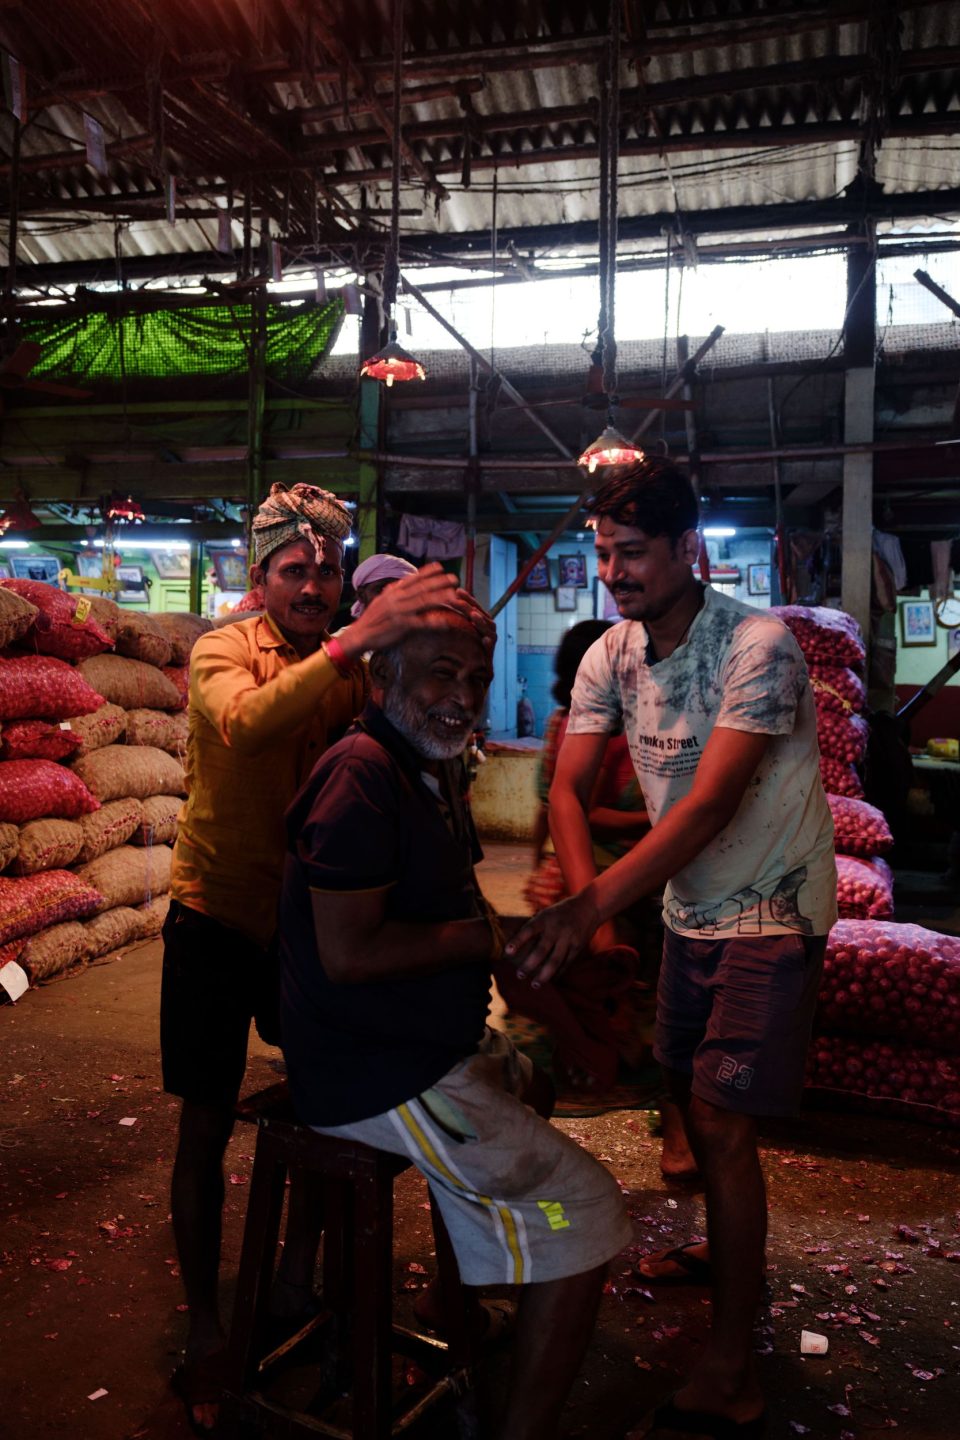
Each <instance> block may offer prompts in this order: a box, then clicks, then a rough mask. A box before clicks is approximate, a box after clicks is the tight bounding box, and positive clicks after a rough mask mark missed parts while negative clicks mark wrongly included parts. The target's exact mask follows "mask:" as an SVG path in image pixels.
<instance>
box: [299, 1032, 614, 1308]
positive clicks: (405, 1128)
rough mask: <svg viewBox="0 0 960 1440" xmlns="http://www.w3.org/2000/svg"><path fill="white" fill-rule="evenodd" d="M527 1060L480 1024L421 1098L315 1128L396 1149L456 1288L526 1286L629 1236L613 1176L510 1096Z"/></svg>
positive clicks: (589, 1261) (607, 1251) (593, 1261)
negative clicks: (479, 1038) (430, 1218)
mask: <svg viewBox="0 0 960 1440" xmlns="http://www.w3.org/2000/svg"><path fill="white" fill-rule="evenodd" d="M529 1075H530V1061H529V1060H528V1059H527V1057H526V1056H525V1055H521V1054H520V1053H519V1052H518V1051H517V1050H516V1049H515V1048H514V1046H513V1044H512V1043H511V1042H510V1040H508V1039H507V1037H506V1036H505V1035H503V1034H501V1033H500V1032H499V1031H496V1030H490V1029H488V1030H487V1032H486V1035H485V1037H484V1040H483V1042H482V1044H481V1047H480V1049H479V1050H478V1051H477V1052H476V1054H474V1055H471V1056H470V1057H469V1058H468V1059H466V1060H463V1061H461V1062H460V1064H458V1065H456V1066H454V1068H453V1069H452V1070H451V1071H450V1072H449V1073H448V1074H447V1075H445V1076H444V1077H443V1079H442V1080H439V1081H437V1083H436V1085H434V1086H432V1087H431V1089H429V1090H427V1091H425V1092H424V1093H423V1094H422V1095H418V1096H416V1097H414V1098H413V1099H412V1100H408V1101H406V1102H405V1103H404V1104H403V1105H398V1106H397V1107H396V1108H395V1109H393V1110H388V1111H386V1112H385V1113H384V1114H382V1115H374V1116H371V1117H370V1119H367V1120H358V1121H355V1122H354V1123H352V1124H349V1125H334V1126H317V1127H315V1128H316V1129H318V1130H319V1131H320V1133H321V1134H323V1135H343V1136H345V1137H346V1138H348V1139H351V1140H360V1141H362V1142H363V1143H364V1144H365V1145H372V1146H373V1147H374V1148H375V1149H377V1150H388V1151H390V1152H391V1153H393V1154H396V1155H407V1156H409V1158H410V1159H411V1160H412V1161H413V1163H414V1164H415V1165H416V1166H417V1168H418V1169H419V1170H420V1171H421V1172H422V1173H423V1174H424V1175H425V1176H426V1178H427V1180H428V1182H429V1184H430V1187H431V1189H432V1191H433V1193H434V1195H435V1196H436V1198H437V1202H438V1204H439V1206H440V1210H441V1213H442V1215H443V1218H444V1222H445V1223H446V1226H447V1229H448V1231H449V1232H450V1239H451V1241H452V1243H453V1248H454V1250H455V1251H456V1255H457V1262H458V1264H459V1267H460V1277H461V1279H462V1281H463V1283H464V1284H465V1285H531V1284H539V1283H542V1282H544V1281H547V1280H559V1279H562V1278H563V1277H565V1276H568V1275H579V1274H581V1273H582V1272H583V1271H585V1270H592V1269H594V1267H596V1266H598V1265H602V1264H604V1263H605V1262H606V1261H608V1260H610V1259H612V1258H613V1256H614V1255H616V1254H618V1253H619V1252H620V1251H621V1250H622V1249H623V1248H624V1246H626V1245H628V1244H629V1243H630V1241H631V1239H632V1227H631V1225H630V1221H629V1219H628V1217H627V1213H626V1209H625V1206H624V1203H623V1199H622V1197H621V1195H620V1190H619V1187H618V1186H617V1182H616V1181H615V1180H614V1178H613V1176H612V1175H611V1174H610V1173H609V1171H608V1170H607V1169H606V1168H605V1167H604V1166H603V1165H601V1164H600V1162H599V1161H598V1160H595V1159H594V1157H593V1156H592V1155H590V1154H589V1153H588V1152H587V1151H586V1150H584V1149H582V1148H581V1146H579V1145H578V1144H577V1143H576V1142H575V1141H573V1140H571V1139H570V1138H569V1136H567V1135H564V1134H563V1132H562V1131H560V1130H557V1129H556V1128H555V1127H554V1126H553V1125H551V1124H550V1123H549V1122H548V1121H546V1120H543V1119H541V1118H540V1116H539V1115H537V1114H536V1113H535V1112H534V1111H533V1110H532V1109H531V1108H530V1107H529V1106H528V1105H526V1104H524V1103H523V1101H522V1100H521V1099H520V1098H519V1096H521V1095H522V1094H523V1093H525V1091H526V1088H527V1084H528V1081H529Z"/></svg>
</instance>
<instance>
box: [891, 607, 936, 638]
mask: <svg viewBox="0 0 960 1440" xmlns="http://www.w3.org/2000/svg"><path fill="white" fill-rule="evenodd" d="M900 638H901V640H902V641H903V644H904V645H936V643H937V622H936V617H935V616H934V613H933V601H932V600H904V602H903V604H902V605H901V606H900Z"/></svg>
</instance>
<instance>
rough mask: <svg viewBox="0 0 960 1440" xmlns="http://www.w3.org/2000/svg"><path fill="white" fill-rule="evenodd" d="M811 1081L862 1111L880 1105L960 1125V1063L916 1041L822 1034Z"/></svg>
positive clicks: (814, 1049)
mask: <svg viewBox="0 0 960 1440" xmlns="http://www.w3.org/2000/svg"><path fill="white" fill-rule="evenodd" d="M806 1083H807V1086H808V1087H809V1088H810V1089H812V1090H814V1091H821V1092H824V1093H823V1094H822V1095H821V1096H820V1097H819V1098H821V1099H823V1100H827V1099H829V1100H830V1101H832V1102H833V1103H834V1104H839V1105H843V1106H844V1107H845V1108H847V1107H850V1108H853V1109H858V1110H864V1109H865V1110H875V1111H880V1112H884V1113H888V1114H894V1115H904V1116H907V1117H908V1118H909V1119H911V1120H925V1121H928V1122H929V1123H930V1124H933V1125H942V1124H944V1123H946V1124H948V1125H960V1062H958V1060H957V1058H956V1056H953V1055H941V1054H938V1053H937V1051H936V1050H928V1049H926V1048H920V1047H919V1046H913V1045H901V1044H896V1043H890V1044H888V1043H886V1042H884V1041H880V1040H877V1041H863V1040H856V1039H851V1038H849V1037H847V1036H844V1035H817V1036H814V1038H813V1040H812V1041H811V1044H810V1053H809V1057H808V1061H807V1080H806Z"/></svg>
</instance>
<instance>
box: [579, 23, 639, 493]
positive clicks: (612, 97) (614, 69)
mask: <svg viewBox="0 0 960 1440" xmlns="http://www.w3.org/2000/svg"><path fill="white" fill-rule="evenodd" d="M599 88H600V107H599V122H600V125H599V128H600V220H599V226H598V239H599V249H600V263H599V271H600V316H599V320H598V322H597V328H598V331H599V351H600V364H601V367H602V377H601V383H602V387H603V396H604V400H605V403H606V409H607V423H606V425H605V426H604V429H603V431H602V432H601V434H600V435H598V436H597V438H596V440H594V442H593V444H592V445H588V446H587V448H586V450H584V452H583V454H582V455H581V456H580V459H579V461H578V463H579V464H580V465H585V466H586V468H587V470H588V471H589V472H590V474H591V475H592V474H593V472H594V471H595V470H596V469H597V467H598V466H600V465H603V466H608V465H628V464H632V463H633V462H634V461H636V460H640V459H642V458H643V451H642V450H639V449H637V447H636V446H635V445H633V444H631V443H630V441H629V440H626V439H624V437H623V436H622V435H621V434H620V432H619V430H618V429H617V427H616V411H617V406H618V404H619V396H618V394H617V339H616V282H617V222H618V197H617V165H618V161H619V155H620V4H619V0H610V10H609V34H608V38H607V49H606V54H605V57H604V62H602V69H601V76H600V87H599Z"/></svg>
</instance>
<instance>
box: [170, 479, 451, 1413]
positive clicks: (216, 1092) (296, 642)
mask: <svg viewBox="0 0 960 1440" xmlns="http://www.w3.org/2000/svg"><path fill="white" fill-rule="evenodd" d="M350 525H351V516H350V512H349V511H348V510H347V509H346V507H345V506H343V505H342V504H341V503H340V502H339V501H338V500H337V499H336V498H335V497H334V496H333V495H330V494H328V493H327V492H326V491H323V490H320V489H318V488H317V487H316V486H313V485H295V486H293V488H292V489H290V490H288V489H286V487H285V486H283V485H274V487H273V489H272V491H271V493H270V496H269V497H268V499H267V500H266V501H265V502H264V504H263V505H262V506H261V507H260V509H259V511H258V512H257V515H256V517H255V519H254V550H255V560H256V563H255V565H254V567H253V569H252V571H251V581H252V583H253V584H254V585H258V586H261V587H262V590H263V595H264V605H265V613H264V614H263V615H254V616H251V618H250V619H248V620H243V621H238V622H237V623H236V624H233V625H228V626H225V627H224V628H223V629H220V630H214V631H211V632H210V633H209V634H207V635H204V636H202V637H201V639H200V640H199V641H198V642H197V645H196V646H195V648H194V651H193V654H192V656H191V669H190V710H189V717H190V729H189V738H188V741H187V786H188V798H187V802H186V805H185V807H184V810H183V812H182V814H181V817H180V833H179V836H178V839H177V842H176V846H175V849H174V863H173V878H172V885H171V889H172V895H173V898H172V903H171V906H170V914H169V917H168V919H167V922H166V924H165V926H164V934H163V938H164V961H163V986H162V995H161V1026H160V1029H161V1053H162V1059H163V1080H164V1088H165V1089H166V1090H167V1091H168V1092H170V1093H171V1094H174V1095H179V1096H180V1097H181V1099H182V1101H183V1106H182V1111H181V1117H180V1130H179V1138H178V1147H177V1155H176V1159H175V1162H174V1168H173V1182H172V1193H171V1211H172V1218H173V1228H174V1235H175V1238H176V1243H177V1250H178V1253H179V1258H180V1269H181V1273H182V1275H183V1282H184V1289H185V1291H186V1297H187V1303H188V1305H189V1313H190V1327H189V1335H188V1339H187V1346H186V1357H185V1361H184V1364H183V1365H182V1366H181V1367H179V1369H178V1371H177V1372H176V1374H175V1377H174V1382H175V1385H176V1388H177V1389H178V1391H179V1393H180V1394H181V1395H182V1396H183V1398H184V1400H185V1402H186V1405H187V1410H188V1415H189V1418H190V1420H191V1423H192V1424H193V1426H194V1428H195V1429H197V1430H199V1431H200V1432H201V1433H202V1432H203V1431H204V1430H210V1429H212V1428H213V1426H214V1425H215V1424H216V1408H217V1400H218V1397H219V1393H220V1388H221V1379H222V1373H223V1360H224V1332H223V1328H222V1325H221V1322H220V1314H219V1304H218V1293H217V1292H218V1279H219V1267H220V1236H221V1217H222V1209H223V1194H224V1187H223V1155H224V1151H225V1149H226V1145H227V1141H228V1140H229V1138H230V1133H231V1131H232V1128H233V1114H234V1107H235V1105H236V1102H237V1098H238V1096H239V1093H240V1086H241V1084H242V1081H243V1073H244V1069H245V1067H246V1056H247V1039H248V1035H249V1030H250V1021H251V1019H252V1018H254V1017H256V1020H257V1025H258V1029H259V1030H260V1032H261V1034H262V1036H263V1038H264V1039H266V1040H267V1041H268V1042H270V1043H277V1042H278V1041H279V1032H278V1028H277V1006H278V993H277V986H278V967H277V965H276V963H275V961H274V959H273V957H272V955H271V953H270V952H271V945H272V940H273V935H274V930H275V926H276V909H277V902H278V899H279V894H280V883H281V877H282V871H283V861H284V853H285V836H284V827H283V816H284V811H285V810H286V808H287V806H288V805H289V804H290V802H291V800H292V799H293V797H294V795H295V794H296V792H297V790H298V789H299V787H300V786H301V785H302V784H303V782H304V781H305V780H306V778H307V777H308V775H309V774H310V772H311V770H312V769H313V766H314V765H315V764H316V762H317V760H318V759H319V758H320V756H321V755H322V754H323V752H324V750H326V748H327V747H328V745H329V744H332V743H333V741H334V740H336V739H338V738H339V737H340V735H341V734H342V733H343V731H344V730H345V729H346V727H347V726H348V725H349V724H350V722H351V721H352V720H353V718H354V717H355V716H356V715H357V714H358V713H359V711H360V710H361V708H362V706H363V702H364V698H365V695H366V690H367V682H366V673H365V669H364V667H363V666H362V664H361V661H360V657H361V656H362V655H364V654H365V653H366V652H368V651H370V650H380V649H384V648H386V647H388V646H390V645H393V644H395V643H397V642H398V641H399V640H400V639H402V638H403V637H404V636H406V635H407V634H408V633H409V631H410V630H411V629H412V628H415V627H416V626H417V624H418V620H419V617H420V616H421V615H425V614H426V613H427V612H429V611H430V610H435V608H436V606H437V604H438V603H444V604H453V605H454V606H458V607H460V608H464V606H465V602H463V601H460V600H459V599H458V598H457V596H456V581H455V580H454V578H453V577H452V576H450V575H447V574H445V573H444V572H443V570H442V569H441V567H440V566H439V565H429V566H426V567H424V569H423V570H420V571H418V572H417V574H416V575H412V576H410V577H409V578H408V579H406V580H403V581H400V582H398V583H397V584H396V585H392V586H391V587H390V591H389V594H388V595H387V596H383V597H378V598H377V599H376V600H375V601H374V602H373V603H372V604H371V605H370V606H369V607H368V608H367V609H366V610H365V611H364V613H363V615H362V616H361V617H360V618H359V619H358V620H357V621H356V622H355V623H354V624H353V625H351V626H350V627H349V629H347V630H345V631H343V632H342V633H341V634H340V636H338V637H337V638H333V637H332V636H330V635H329V633H328V631H327V626H328V624H329V622H330V621H331V619H332V618H333V616H334V614H335V612H336V609H337V606H338V604H339V600H340V593H341V590H342V588H343V571H342V568H341V560H342V553H343V551H342V547H343V542H344V540H345V539H346V537H347V536H348V535H349V533H350ZM298 1208H299V1209H301V1210H302V1213H301V1214H300V1215H296V1214H295V1216H294V1221H293V1224H292V1226H291V1230H290V1231H288V1243H287V1245H286V1246H285V1247H284V1260H283V1262H282V1266H281V1272H280V1279H279V1284H280V1287H281V1292H282V1293H281V1297H280V1298H281V1299H282V1300H285V1301H286V1303H287V1307H288V1308H289V1309H291V1310H296V1309H297V1308H298V1307H299V1306H301V1305H302V1304H303V1303H304V1302H305V1301H306V1300H307V1299H308V1298H309V1296H310V1293H311V1277H312V1269H313V1260H314V1256H315V1251H316V1241H317V1240H318V1238H319V1237H318V1232H317V1219H316V1217H314V1219H313V1221H312V1223H310V1220H309V1217H308V1215H307V1213H306V1212H307V1209H308V1203H307V1201H306V1198H304V1200H303V1203H302V1206H300V1207H298V1206H297V1204H296V1202H295V1204H294V1210H295V1212H296V1211H297V1209H298Z"/></svg>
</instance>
